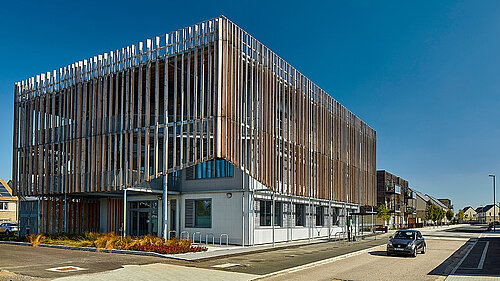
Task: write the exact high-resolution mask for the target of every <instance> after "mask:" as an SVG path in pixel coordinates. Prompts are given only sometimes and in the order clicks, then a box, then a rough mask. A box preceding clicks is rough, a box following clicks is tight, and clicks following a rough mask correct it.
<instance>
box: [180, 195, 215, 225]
mask: <svg viewBox="0 0 500 281" xmlns="http://www.w3.org/2000/svg"><path fill="white" fill-rule="evenodd" d="M200 201H209V202H210V204H209V206H210V209H209V211H210V214H209V217H210V223H209V225H208V226H206V225H200V224H198V217H199V215H198V202H200ZM184 204H185V205H184V206H185V207H184V227H186V228H212V226H213V223H212V221H213V208H212V198H189V199H185V200H184ZM190 204H192V206H190V207H189V211H188V206H189V205H190Z"/></svg>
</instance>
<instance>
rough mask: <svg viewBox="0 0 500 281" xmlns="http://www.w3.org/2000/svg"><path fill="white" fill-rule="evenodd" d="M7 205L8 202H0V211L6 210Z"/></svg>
mask: <svg viewBox="0 0 500 281" xmlns="http://www.w3.org/2000/svg"><path fill="white" fill-rule="evenodd" d="M8 209H9V203H8V202H0V210H8Z"/></svg>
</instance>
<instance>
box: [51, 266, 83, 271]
mask: <svg viewBox="0 0 500 281" xmlns="http://www.w3.org/2000/svg"><path fill="white" fill-rule="evenodd" d="M47 270H48V271H53V272H73V271H79V270H85V268H81V267H78V266H61V267H54V268H49V269H47Z"/></svg>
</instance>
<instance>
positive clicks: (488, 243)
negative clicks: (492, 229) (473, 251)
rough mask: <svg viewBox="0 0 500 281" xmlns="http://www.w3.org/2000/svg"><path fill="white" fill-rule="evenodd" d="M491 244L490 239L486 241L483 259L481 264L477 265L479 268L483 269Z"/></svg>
mask: <svg viewBox="0 0 500 281" xmlns="http://www.w3.org/2000/svg"><path fill="white" fill-rule="evenodd" d="M489 245H490V241H486V245H484V249H483V254H482V255H481V259H480V260H479V264H478V265H477V269H483V266H484V260H485V259H486V252H488V246H489Z"/></svg>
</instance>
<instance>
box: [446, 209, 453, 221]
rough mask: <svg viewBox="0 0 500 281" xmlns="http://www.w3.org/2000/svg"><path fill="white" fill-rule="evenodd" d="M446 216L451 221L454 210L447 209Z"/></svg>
mask: <svg viewBox="0 0 500 281" xmlns="http://www.w3.org/2000/svg"><path fill="white" fill-rule="evenodd" d="M446 218H447V219H448V220H449V221H451V219H452V218H453V212H452V211H451V210H448V211H446Z"/></svg>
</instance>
